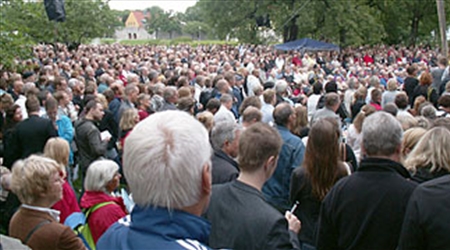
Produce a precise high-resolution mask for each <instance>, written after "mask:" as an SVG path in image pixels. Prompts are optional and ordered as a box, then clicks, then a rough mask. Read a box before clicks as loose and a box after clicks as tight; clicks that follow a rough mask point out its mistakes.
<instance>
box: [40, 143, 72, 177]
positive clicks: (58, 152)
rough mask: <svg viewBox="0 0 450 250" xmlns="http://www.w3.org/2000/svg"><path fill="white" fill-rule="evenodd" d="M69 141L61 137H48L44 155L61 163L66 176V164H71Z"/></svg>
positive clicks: (61, 168)
mask: <svg viewBox="0 0 450 250" xmlns="http://www.w3.org/2000/svg"><path fill="white" fill-rule="evenodd" d="M69 154H70V146H69V143H68V142H67V141H66V140H64V139H63V138H60V137H53V138H50V139H48V141H47V143H46V144H45V147H44V156H45V157H48V158H50V159H53V160H55V161H56V163H58V164H59V165H60V170H61V171H62V172H63V173H64V176H66V166H67V165H68V164H69Z"/></svg>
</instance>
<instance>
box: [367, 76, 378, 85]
mask: <svg viewBox="0 0 450 250" xmlns="http://www.w3.org/2000/svg"><path fill="white" fill-rule="evenodd" d="M378 85H380V78H378V76H372V77H370V78H369V86H371V87H376V86H378Z"/></svg>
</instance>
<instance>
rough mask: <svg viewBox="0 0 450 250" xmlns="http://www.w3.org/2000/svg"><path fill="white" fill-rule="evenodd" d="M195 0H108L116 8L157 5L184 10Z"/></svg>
mask: <svg viewBox="0 0 450 250" xmlns="http://www.w3.org/2000/svg"><path fill="white" fill-rule="evenodd" d="M195 2H196V0H110V1H109V6H110V7H111V9H116V10H144V9H146V8H148V7H152V6H159V7H161V8H162V9H163V10H166V11H167V10H173V11H175V12H184V11H186V9H187V8H188V7H190V6H193V5H195Z"/></svg>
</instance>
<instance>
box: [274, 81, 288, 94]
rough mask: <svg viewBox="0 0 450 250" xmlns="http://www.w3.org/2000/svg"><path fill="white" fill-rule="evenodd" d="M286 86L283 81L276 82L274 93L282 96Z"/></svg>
mask: <svg viewBox="0 0 450 250" xmlns="http://www.w3.org/2000/svg"><path fill="white" fill-rule="evenodd" d="M287 87H288V84H287V82H286V81H285V80H278V81H277V82H276V83H275V92H276V93H277V94H279V95H282V94H284V93H285V92H286V90H287Z"/></svg>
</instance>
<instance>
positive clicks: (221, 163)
mask: <svg viewBox="0 0 450 250" xmlns="http://www.w3.org/2000/svg"><path fill="white" fill-rule="evenodd" d="M240 134H241V127H240V126H239V125H237V124H236V123H234V122H219V123H218V124H216V125H215V126H214V128H213V129H212V131H211V142H212V145H213V148H214V154H213V156H212V157H211V164H212V171H211V172H212V184H220V183H226V182H229V181H232V180H235V179H236V178H237V177H238V175H239V169H238V164H237V162H236V161H235V160H234V158H236V157H237V155H238V150H239V137H240Z"/></svg>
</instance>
